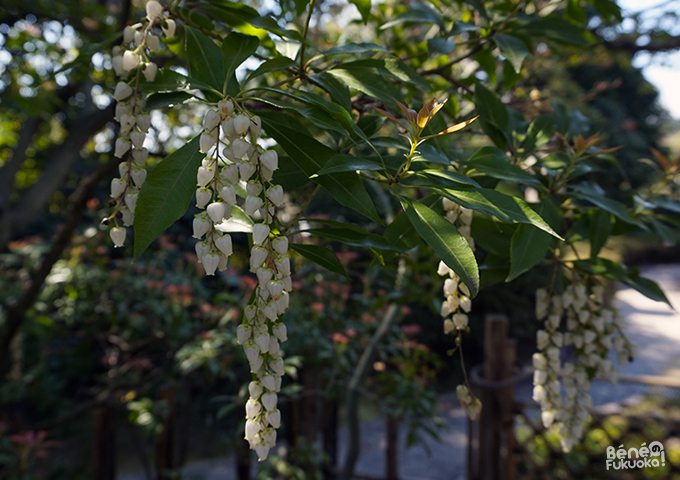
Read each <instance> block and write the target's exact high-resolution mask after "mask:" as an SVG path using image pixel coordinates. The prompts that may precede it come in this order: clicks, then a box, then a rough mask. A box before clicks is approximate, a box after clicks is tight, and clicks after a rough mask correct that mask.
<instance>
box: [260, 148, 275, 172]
mask: <svg viewBox="0 0 680 480" xmlns="http://www.w3.org/2000/svg"><path fill="white" fill-rule="evenodd" d="M260 163H261V164H262V165H264V166H265V167H267V168H268V169H269V170H271V171H272V172H273V171H275V170H276V169H278V168H279V156H278V155H277V153H276V151H274V150H267V151H266V152H264V153H263V154H262V155H260Z"/></svg>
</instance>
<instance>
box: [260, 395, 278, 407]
mask: <svg viewBox="0 0 680 480" xmlns="http://www.w3.org/2000/svg"><path fill="white" fill-rule="evenodd" d="M260 401H261V402H262V405H263V406H264V409H265V410H267V411H268V412H273V411H274V410H276V403H277V401H278V397H277V396H276V394H275V393H273V392H268V393H265V394H263V395H262V397H260Z"/></svg>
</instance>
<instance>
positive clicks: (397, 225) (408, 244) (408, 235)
mask: <svg viewBox="0 0 680 480" xmlns="http://www.w3.org/2000/svg"><path fill="white" fill-rule="evenodd" d="M383 237H384V238H385V240H387V241H388V242H390V243H391V244H392V245H394V246H396V247H397V248H400V249H401V250H403V251H406V250H410V249H412V248H413V247H415V246H416V245H418V243H420V236H419V235H418V232H416V229H415V228H413V225H412V224H411V220H409V219H408V215H406V212H401V213H400V214H399V215H397V216H396V217H394V220H393V221H392V223H390V224H389V225H388V226H387V228H386V229H385V233H384V234H383Z"/></svg>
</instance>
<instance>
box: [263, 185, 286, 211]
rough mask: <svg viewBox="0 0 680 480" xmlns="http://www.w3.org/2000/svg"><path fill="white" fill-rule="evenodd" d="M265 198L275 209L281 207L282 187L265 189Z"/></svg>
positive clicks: (275, 186)
mask: <svg viewBox="0 0 680 480" xmlns="http://www.w3.org/2000/svg"><path fill="white" fill-rule="evenodd" d="M267 198H268V199H269V201H270V202H272V203H273V204H274V206H276V207H280V206H281V205H283V187H281V185H273V186H271V187H269V188H268V189H267Z"/></svg>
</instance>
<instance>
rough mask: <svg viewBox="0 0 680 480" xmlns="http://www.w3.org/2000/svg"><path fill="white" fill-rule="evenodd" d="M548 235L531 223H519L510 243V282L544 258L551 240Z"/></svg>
mask: <svg viewBox="0 0 680 480" xmlns="http://www.w3.org/2000/svg"><path fill="white" fill-rule="evenodd" d="M551 241H552V240H551V238H550V235H548V234H547V233H545V232H544V231H542V230H539V229H538V228H536V227H534V226H531V225H520V226H519V227H518V228H517V230H515V233H514V235H513V236H512V243H511V245H510V272H509V273H508V277H507V278H506V279H505V281H506V282H510V281H512V280H514V279H515V278H517V277H519V276H520V275H521V274H523V273H524V272H526V271H528V270H529V269H531V268H532V267H533V266H534V265H536V264H537V263H539V262H540V261H541V260H543V259H544V258H545V255H546V253H548V247H550V242H551Z"/></svg>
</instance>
